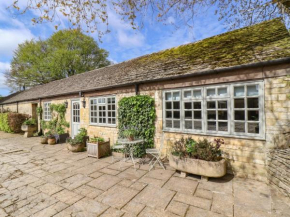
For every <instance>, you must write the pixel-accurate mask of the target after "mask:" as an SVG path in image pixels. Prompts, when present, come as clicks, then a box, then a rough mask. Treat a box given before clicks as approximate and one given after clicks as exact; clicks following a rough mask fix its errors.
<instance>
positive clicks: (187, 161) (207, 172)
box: [169, 155, 227, 180]
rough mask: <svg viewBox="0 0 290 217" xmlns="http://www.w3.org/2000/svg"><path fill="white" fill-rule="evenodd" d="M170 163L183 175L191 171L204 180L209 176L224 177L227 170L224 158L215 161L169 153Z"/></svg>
mask: <svg viewBox="0 0 290 217" xmlns="http://www.w3.org/2000/svg"><path fill="white" fill-rule="evenodd" d="M169 164H170V166H171V167H173V168H175V169H176V170H179V171H181V176H183V177H185V176H186V174H187V173H190V174H195V175H200V176H201V178H202V179H204V180H208V177H215V178H218V177H222V176H224V175H225V174H226V172H227V168H226V161H225V160H224V159H222V160H220V161H217V162H213V161H204V160H198V159H192V158H179V157H176V156H173V155H169Z"/></svg>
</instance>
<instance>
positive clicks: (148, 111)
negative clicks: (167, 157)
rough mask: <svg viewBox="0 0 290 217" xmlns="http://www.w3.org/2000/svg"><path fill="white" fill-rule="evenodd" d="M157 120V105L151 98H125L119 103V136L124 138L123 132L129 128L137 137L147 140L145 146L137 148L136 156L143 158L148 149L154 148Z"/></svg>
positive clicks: (140, 96)
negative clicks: (132, 129)
mask: <svg viewBox="0 0 290 217" xmlns="http://www.w3.org/2000/svg"><path fill="white" fill-rule="evenodd" d="M155 119H156V113H155V103H154V99H153V98H151V97H150V96H146V95H138V96H131V97H124V98H122V99H121V100H120V101H119V108H118V128H119V136H120V137H124V135H123V132H125V131H126V130H127V129H128V128H130V129H131V128H134V129H136V135H135V136H136V137H140V138H142V139H144V140H145V143H144V146H138V147H137V148H135V153H134V154H135V156H137V157H142V156H143V155H144V154H145V149H146V148H152V147H153V146H154V132H155Z"/></svg>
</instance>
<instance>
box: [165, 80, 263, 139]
mask: <svg viewBox="0 0 290 217" xmlns="http://www.w3.org/2000/svg"><path fill="white" fill-rule="evenodd" d="M163 99H164V100H163V117H164V118H163V130H165V131H172V132H184V133H193V134H194V133H196V134H204V135H221V136H224V135H225V136H234V137H246V138H247V137H248V138H258V139H264V138H265V134H264V125H265V123H264V83H263V82H262V81H255V82H244V83H231V84H222V85H208V86H201V87H194V88H182V89H175V90H166V91H163Z"/></svg>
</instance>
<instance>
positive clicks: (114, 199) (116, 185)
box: [0, 132, 290, 217]
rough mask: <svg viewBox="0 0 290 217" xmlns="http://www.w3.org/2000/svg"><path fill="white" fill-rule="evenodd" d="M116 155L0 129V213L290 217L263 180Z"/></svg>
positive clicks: (287, 204) (283, 200)
mask: <svg viewBox="0 0 290 217" xmlns="http://www.w3.org/2000/svg"><path fill="white" fill-rule="evenodd" d="M3 138H5V139H3ZM4 153H5V154H4ZM116 160H117V159H115V160H114V161H112V158H111V157H107V158H102V159H96V158H88V157H87V153H85V152H83V153H70V152H68V151H67V149H65V145H60V144H57V145H55V146H48V145H45V146H44V145H41V144H40V143H39V138H27V139H23V136H21V135H17V134H13V135H10V134H6V133H3V132H0V216H1V217H2V216H3V217H4V216H5V217H6V216H15V217H22V216H36V217H39V216H44V217H46V216H47V217H50V216H57V217H63V216H68V217H71V216H74V217H91V216H92V217H95V216H122V217H136V216H138V217H139V216H147V217H154V216H158V217H161V216H162V217H163V216H165V217H166V216H189V217H200V216H202V217H204V216H210V217H245V216H247V217H248V216H249V217H251V216H253V217H254V216H255V217H260V216H261V217H268V216H269V217H270V216H271V217H289V213H290V198H287V197H285V196H283V195H281V193H280V192H277V191H276V190H275V189H273V188H271V187H270V186H269V185H267V184H265V183H261V182H258V181H254V180H249V179H242V178H234V177H233V176H231V175H227V176H225V177H223V178H219V179H209V181H208V182H203V181H201V179H200V177H199V176H194V175H190V176H187V177H186V178H180V177H179V173H178V172H175V170H174V169H173V168H170V167H169V166H168V165H166V170H163V169H162V168H160V167H158V166H157V167H156V168H154V169H152V170H151V171H150V172H149V171H148V165H146V164H144V165H141V166H140V169H138V165H137V167H136V168H137V170H136V169H135V168H133V164H132V163H130V162H129V161H128V162H126V163H124V162H123V163H122V164H120V163H119V162H117V161H116ZM120 165H121V168H119V166H120Z"/></svg>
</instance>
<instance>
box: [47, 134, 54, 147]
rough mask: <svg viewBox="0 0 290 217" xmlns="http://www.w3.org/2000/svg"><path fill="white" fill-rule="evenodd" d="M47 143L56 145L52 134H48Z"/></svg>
mask: <svg viewBox="0 0 290 217" xmlns="http://www.w3.org/2000/svg"><path fill="white" fill-rule="evenodd" d="M47 143H48V144H49V145H55V144H56V138H55V136H54V135H53V134H49V135H48V136H47Z"/></svg>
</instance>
